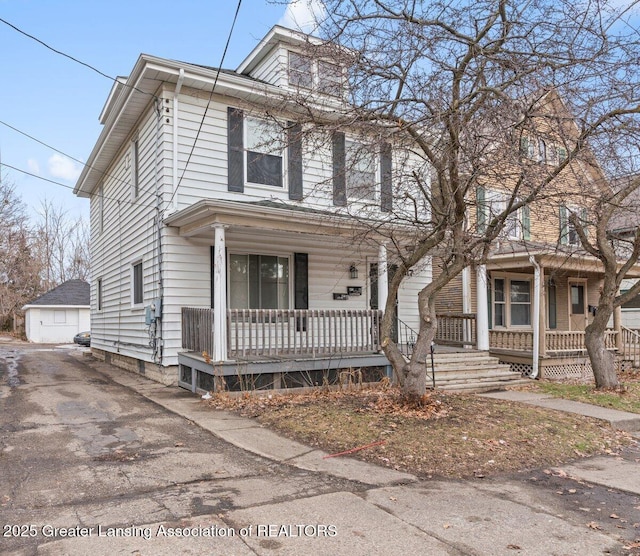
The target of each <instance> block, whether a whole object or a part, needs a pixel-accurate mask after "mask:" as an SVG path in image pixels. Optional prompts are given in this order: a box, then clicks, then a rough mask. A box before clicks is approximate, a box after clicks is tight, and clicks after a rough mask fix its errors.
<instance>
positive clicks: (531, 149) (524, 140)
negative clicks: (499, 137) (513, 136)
mask: <svg viewBox="0 0 640 556" xmlns="http://www.w3.org/2000/svg"><path fill="white" fill-rule="evenodd" d="M520 155H521V156H526V157H527V158H531V159H534V158H535V156H536V144H535V142H534V141H533V139H530V138H529V137H520Z"/></svg>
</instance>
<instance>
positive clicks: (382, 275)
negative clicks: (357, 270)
mask: <svg viewBox="0 0 640 556" xmlns="http://www.w3.org/2000/svg"><path fill="white" fill-rule="evenodd" d="M388 297H389V275H388V269H387V247H386V246H385V245H380V248H379V249H378V309H381V310H382V311H384V309H385V307H386V306H387V298H388Z"/></svg>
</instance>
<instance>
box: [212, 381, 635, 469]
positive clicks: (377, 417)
mask: <svg viewBox="0 0 640 556" xmlns="http://www.w3.org/2000/svg"><path fill="white" fill-rule="evenodd" d="M208 403H209V404H210V405H211V406H212V407H215V408H220V409H229V410H234V411H238V412H240V413H242V414H244V415H247V416H250V417H254V418H257V419H258V420H259V421H260V422H261V423H262V424H264V426H266V427H270V428H272V429H274V430H276V431H279V432H280V433H281V434H283V435H285V436H288V437H290V438H293V439H296V440H299V441H301V442H304V443H306V444H309V445H311V446H314V447H318V448H321V449H322V450H324V451H326V452H327V453H328V454H331V455H333V454H342V455H336V457H343V455H349V456H350V457H356V458H359V459H363V460H366V461H370V462H374V463H377V464H379V465H383V466H386V467H391V468H394V469H398V470H402V471H407V472H410V473H414V474H417V475H419V476H423V477H432V476H437V477H452V478H466V477H473V476H475V477H482V476H488V475H493V474H498V473H505V472H514V471H521V470H526V469H531V468H536V467H541V466H548V465H557V464H560V463H564V462H567V461H570V460H573V459H576V458H580V457H585V456H589V455H594V454H602V453H609V454H614V453H617V451H619V450H620V449H621V448H622V447H623V446H625V445H627V444H629V443H630V442H631V441H632V440H631V438H630V437H629V436H628V435H626V434H624V433H620V432H615V431H614V430H612V429H611V428H610V427H609V426H608V424H605V423H602V422H599V421H597V420H594V419H590V418H586V417H580V416H575V415H569V414H564V413H560V412H555V411H551V410H546V409H539V408H534V407H531V406H526V405H524V404H517V403H511V402H505V401H500V400H492V399H487V398H481V397H477V396H474V395H472V394H447V393H444V392H441V391H436V392H434V393H429V394H427V395H426V396H425V397H424V398H423V400H422V401H421V403H420V404H419V406H415V405H414V406H407V405H406V404H404V403H403V402H402V400H401V398H400V397H399V395H398V392H397V390H395V389H393V388H378V389H362V390H351V391H330V390H318V391H314V392H311V393H307V394H271V395H266V396H257V395H248V394H245V395H242V396H231V395H228V394H216V395H214V396H213V398H212V399H211V400H210V401H209V402H208Z"/></svg>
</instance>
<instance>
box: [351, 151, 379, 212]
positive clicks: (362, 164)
mask: <svg viewBox="0 0 640 556" xmlns="http://www.w3.org/2000/svg"><path fill="white" fill-rule="evenodd" d="M345 155H346V156H345V165H346V167H345V174H346V188H347V197H348V198H349V199H356V200H367V201H372V200H375V198H376V156H375V154H374V153H373V152H371V150H370V149H369V148H368V147H367V146H366V145H363V144H362V143H357V142H355V141H348V140H347V141H345Z"/></svg>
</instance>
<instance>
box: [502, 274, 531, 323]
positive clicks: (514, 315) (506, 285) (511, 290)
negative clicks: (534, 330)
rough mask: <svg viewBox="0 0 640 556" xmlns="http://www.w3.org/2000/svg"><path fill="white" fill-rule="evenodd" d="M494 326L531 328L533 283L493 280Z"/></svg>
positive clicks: (515, 280) (509, 279)
mask: <svg viewBox="0 0 640 556" xmlns="http://www.w3.org/2000/svg"><path fill="white" fill-rule="evenodd" d="M492 316H493V326H495V327H505V328H508V327H511V326H531V281H530V280H521V279H515V278H494V280H493V315H492Z"/></svg>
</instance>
